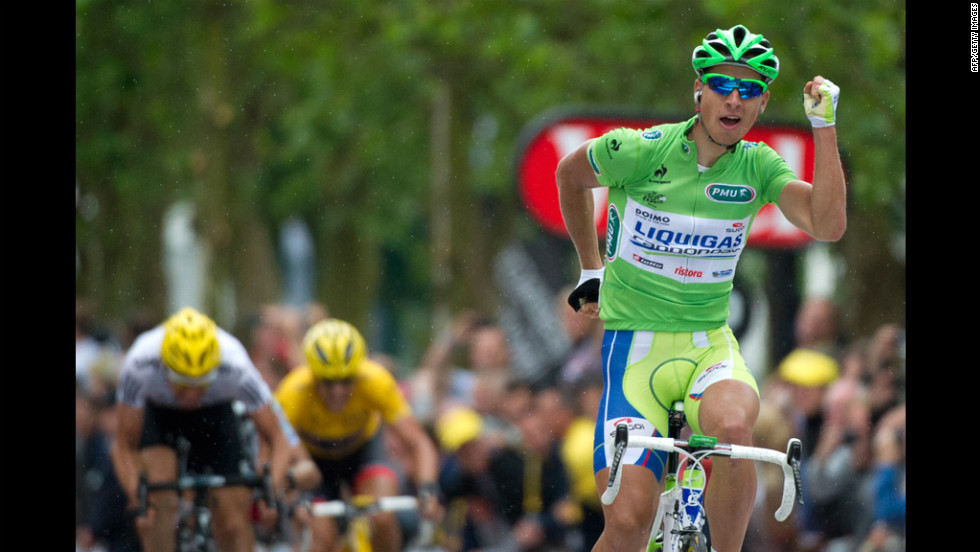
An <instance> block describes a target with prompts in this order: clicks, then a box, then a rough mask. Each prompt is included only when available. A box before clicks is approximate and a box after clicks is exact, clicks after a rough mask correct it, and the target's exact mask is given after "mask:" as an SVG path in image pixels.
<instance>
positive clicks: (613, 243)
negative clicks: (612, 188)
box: [606, 203, 623, 261]
mask: <svg viewBox="0 0 980 552" xmlns="http://www.w3.org/2000/svg"><path fill="white" fill-rule="evenodd" d="M622 228H623V224H622V222H621V221H620V220H619V210H618V209H616V205H615V204H613V203H610V204H609V214H608V215H607V216H606V260H607V261H611V260H613V259H615V258H616V250H617V248H618V247H619V233H620V231H621V230H622Z"/></svg>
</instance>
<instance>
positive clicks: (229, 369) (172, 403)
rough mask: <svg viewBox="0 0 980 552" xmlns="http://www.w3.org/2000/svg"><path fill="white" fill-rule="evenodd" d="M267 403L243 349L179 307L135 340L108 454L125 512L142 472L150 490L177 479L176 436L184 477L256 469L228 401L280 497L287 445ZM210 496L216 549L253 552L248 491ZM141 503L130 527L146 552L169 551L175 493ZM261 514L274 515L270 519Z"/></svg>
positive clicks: (119, 393)
mask: <svg viewBox="0 0 980 552" xmlns="http://www.w3.org/2000/svg"><path fill="white" fill-rule="evenodd" d="M272 400H273V399H272V392H271V391H270V389H269V387H268V386H267V385H266V383H265V381H264V380H263V379H262V377H261V375H260V374H259V372H258V370H256V368H255V366H254V365H253V364H252V362H251V360H250V359H249V357H248V354H247V353H246V351H245V348H244V346H243V345H242V344H241V342H240V341H239V340H238V339H236V338H235V337H234V336H232V335H231V334H229V333H228V332H226V331H225V330H223V329H221V328H219V327H217V326H216V325H215V323H214V322H213V321H212V320H211V319H210V318H208V317H207V316H205V315H203V314H201V313H200V312H198V311H196V310H194V309H191V308H184V309H182V310H180V311H179V312H177V313H176V314H174V315H173V316H171V317H170V318H169V319H167V321H165V322H164V323H163V324H161V325H159V326H157V327H155V328H153V329H151V330H149V331H147V332H145V333H143V334H141V335H140V336H138V337H137V338H136V340H135V341H134V342H133V345H132V347H131V348H130V350H129V352H128V353H127V354H126V358H125V360H124V361H123V366H122V370H121V372H120V376H119V384H118V387H117V404H118V406H117V408H118V409H119V429H118V432H119V434H118V438H117V439H116V442H115V443H114V445H113V449H112V460H113V464H114V467H115V470H116V475H117V477H118V478H119V481H120V483H121V484H122V487H123V489H124V490H125V492H126V494H127V496H128V499H129V506H130V508H135V507H136V505H137V486H138V479H139V474H140V473H141V472H143V473H145V474H146V476H147V481H148V482H149V483H159V482H169V481H173V480H174V479H175V478H176V476H177V454H176V448H175V444H176V441H177V438H178V437H184V438H186V439H187V440H188V441H189V442H190V443H191V449H190V456H189V458H188V464H187V469H188V471H189V472H191V473H196V474H203V473H213V474H221V475H234V474H238V473H239V470H240V469H241V466H242V464H243V463H250V462H253V461H254V456H253V455H252V454H251V451H250V450H249V447H248V444H247V443H245V442H244V439H243V437H242V433H241V431H240V430H239V429H240V421H239V420H238V418H237V416H236V414H235V412H234V408H233V403H234V402H235V401H240V402H241V404H243V405H244V408H245V413H246V414H247V415H248V416H249V417H250V418H251V420H252V421H253V423H254V424H255V429H256V431H257V432H258V435H259V438H260V439H262V440H263V441H264V442H265V443H266V444H267V445H268V446H269V450H270V451H271V452H270V460H271V461H270V464H271V467H272V480H273V484H274V486H275V489H276V492H277V493H282V492H283V490H284V489H285V487H286V479H287V477H286V473H287V469H288V463H289V460H290V446H289V442H288V441H287V438H286V436H285V434H284V433H283V430H282V427H281V426H280V423H279V419H278V418H277V416H276V414H275V412H274V410H273V408H272ZM250 467H251V468H253V469H254V468H255V466H251V465H250ZM211 496H212V499H213V501H212V508H213V514H214V518H213V520H214V526H213V529H214V536H215V541H216V542H217V544H218V547H219V550H221V552H252V551H253V550H254V548H255V535H254V531H253V528H252V521H251V511H252V510H251V509H252V493H251V490H249V489H247V488H245V487H237V486H236V487H226V488H221V489H215V490H213V491H212V492H211ZM279 496H281V494H280V495H279ZM148 503H149V508H148V511H147V513H146V516H145V517H144V518H142V519H139V520H137V530H138V532H139V534H140V539H141V541H142V544H143V548H144V550H146V551H147V552H171V551H172V550H174V547H175V531H174V522H173V520H174V516H175V515H176V511H177V496H176V493H175V492H173V491H156V492H152V493H150V495H149V496H148ZM264 514H265V515H267V516H268V515H271V514H270V511H269V510H266V511H265V512H264Z"/></svg>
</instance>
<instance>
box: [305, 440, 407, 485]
mask: <svg viewBox="0 0 980 552" xmlns="http://www.w3.org/2000/svg"><path fill="white" fill-rule="evenodd" d="M313 461H314V462H315V463H316V465H317V467H318V468H320V473H321V474H323V481H322V482H321V483H320V487H319V488H318V489H317V490H316V491H315V492H314V493H313V494H314V495H315V496H316V498H318V499H322V500H339V499H342V498H344V497H343V496H342V494H341V489H343V488H345V487H346V488H347V489H349V490H350V491H352V492H354V493H357V492H358V491H359V488H358V487H359V483H360V482H361V481H362V480H363V479H364V478H366V477H374V476H377V475H381V476H384V477H392V478H395V479H398V475H397V472H396V471H395V469H394V468H393V467H392V465H391V463H390V462H389V461H388V452H387V447H386V446H385V442H384V435H383V432H382V431H379V432H377V433H376V434H375V435H374V437H372V438H371V439H370V440H369V441H368V442H367V443H364V446H362V447H361V448H359V449H357V450H355V451H354V452H352V453H350V454H349V455H347V456H344V457H343V458H338V459H335V460H328V459H325V458H317V457H314V458H313Z"/></svg>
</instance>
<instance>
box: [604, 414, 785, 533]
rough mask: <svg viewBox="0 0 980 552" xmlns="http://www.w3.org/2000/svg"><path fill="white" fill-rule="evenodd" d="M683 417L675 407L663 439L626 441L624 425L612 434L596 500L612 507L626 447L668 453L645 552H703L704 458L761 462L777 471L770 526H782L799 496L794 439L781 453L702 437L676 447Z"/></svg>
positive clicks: (692, 438) (617, 491) (626, 435)
mask: <svg viewBox="0 0 980 552" xmlns="http://www.w3.org/2000/svg"><path fill="white" fill-rule="evenodd" d="M683 416H684V414H683V402H681V401H678V402H675V403H674V405H673V408H672V409H671V411H670V418H669V420H670V428H669V434H670V435H669V436H668V437H640V436H635V437H630V436H629V431H628V430H627V427H626V425H625V424H620V425H619V426H618V427H617V428H616V437H615V454H614V456H613V464H612V466H611V467H610V468H611V469H610V472H609V485H608V487H607V488H606V490H605V492H603V494H602V502H603V504H606V505H609V504H612V502H613V501H614V500H615V498H616V495H617V494H618V493H619V485H620V483H621V480H622V470H621V469H620V468H621V466H620V463H621V461H622V456H623V453H624V452H625V450H626V447H639V448H647V449H650V450H660V451H665V452H667V453H668V459H667V470H666V474H665V476H664V482H665V490H664V492H663V493H662V494H661V496H660V502H659V505H658V507H657V513H656V516H655V517H654V523H653V528H652V529H651V532H650V542H649V544H648V550H649V551H654V550H657V551H659V550H664V551H667V552H676V551H679V550H682V549H683V550H707V539H706V538H705V536H704V533H703V532H702V529H703V527H704V525H705V523H706V520H707V517H706V515H705V512H704V502H703V500H702V493H703V492H704V489H705V486H706V483H707V480H706V478H705V477H704V475H705V472H704V469H703V466H702V462H703V461H704V459H706V458H708V457H710V456H728V457H731V458H743V459H749V460H756V461H764V462H770V463H773V464H776V465H779V466H780V467H782V469H783V496H782V503H781V504H780V506H779V508H778V509H777V510H776V512H775V517H776V520H778V521H785V520H786V518H787V517H789V514H790V513H791V512H792V509H793V503H794V502H796V501H797V499H798V500H799V503H800V504H802V503H803V500H802V497H801V495H800V489H801V481H800V458H801V456H802V444H801V442H800V440H799V439H795V438H794V439H790V440H789V442H788V444H787V447H786V452H785V453H783V452H779V451H776V450H771V449H765V448H759V447H748V446H740V445H729V444H719V443H718V442H717V439H715V438H713V437H706V436H703V435H692V436H691V437H690V439H689V440H688V441H681V440H680V439H679V435H680V431H681V429H682V428H683V426H684V423H685V421H684V418H683ZM681 457H683V458H685V459H686V460H687V464H686V465H684V464H681V463H680V461H679V460H680V458H681ZM661 527H662V529H661ZM658 531H659V532H658ZM682 544H683V545H684V547H683V548H682Z"/></svg>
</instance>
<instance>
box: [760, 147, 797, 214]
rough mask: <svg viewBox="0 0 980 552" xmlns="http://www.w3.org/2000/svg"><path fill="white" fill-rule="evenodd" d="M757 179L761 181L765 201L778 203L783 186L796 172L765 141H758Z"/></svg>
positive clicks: (794, 177)
mask: <svg viewBox="0 0 980 552" xmlns="http://www.w3.org/2000/svg"><path fill="white" fill-rule="evenodd" d="M758 151H759V164H758V169H759V181H760V182H762V183H763V184H762V194H761V195H762V199H763V201H765V202H766V203H776V204H778V203H779V196H780V194H782V193H783V188H785V187H786V185H787V184H789V183H790V182H791V181H793V180H796V179H797V177H796V174H795V173H794V172H793V169H791V168H790V166H789V164H788V163H787V162H786V160H785V159H783V158H782V157H781V156H780V155H779V154H778V153H776V150H774V149H772V148H771V147H769V145H768V144H766V143H765V142H759V148H758Z"/></svg>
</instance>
